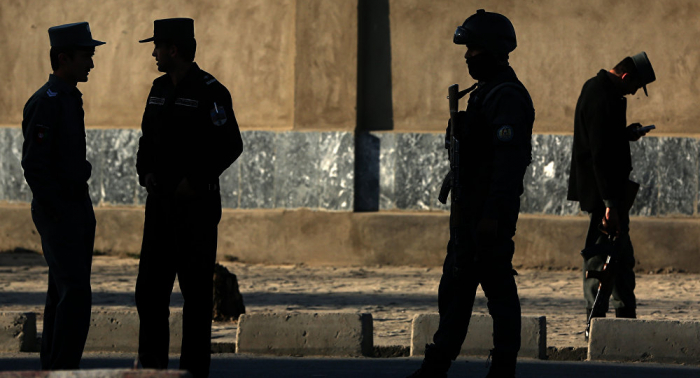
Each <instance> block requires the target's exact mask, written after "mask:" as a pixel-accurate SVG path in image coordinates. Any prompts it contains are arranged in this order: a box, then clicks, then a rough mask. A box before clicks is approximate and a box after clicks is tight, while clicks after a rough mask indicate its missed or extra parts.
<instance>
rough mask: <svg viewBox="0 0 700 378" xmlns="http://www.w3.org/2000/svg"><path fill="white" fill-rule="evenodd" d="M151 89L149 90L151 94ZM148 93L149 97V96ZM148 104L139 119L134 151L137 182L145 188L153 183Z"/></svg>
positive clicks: (153, 158) (153, 168) (151, 131)
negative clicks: (139, 127) (136, 147)
mask: <svg viewBox="0 0 700 378" xmlns="http://www.w3.org/2000/svg"><path fill="white" fill-rule="evenodd" d="M152 93H153V91H152V90H151V94H152ZM151 94H149V97H151ZM149 106H158V105H149V104H146V110H145V111H144V113H143V118H142V120H141V138H139V149H138V152H137V153H136V172H137V173H138V175H139V184H140V185H141V186H144V187H146V188H149V191H150V188H152V185H153V184H154V183H155V179H154V176H153V173H154V172H155V142H154V140H153V138H154V136H153V134H154V132H155V130H153V128H154V125H153V119H151V118H150V117H148V111H149Z"/></svg>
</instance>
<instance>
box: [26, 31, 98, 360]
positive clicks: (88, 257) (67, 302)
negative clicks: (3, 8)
mask: <svg viewBox="0 0 700 378" xmlns="http://www.w3.org/2000/svg"><path fill="white" fill-rule="evenodd" d="M49 39H50V41H51V51H50V57H51V68H52V69H53V74H52V75H49V81H48V82H47V83H46V84H44V86H43V87H41V88H40V89H39V90H38V91H36V93H34V94H33V95H32V97H31V98H29V101H27V104H26V105H25V106H24V114H23V116H24V118H23V120H22V132H23V133H24V144H23V145H22V168H24V177H25V178H26V180H27V183H28V184H29V187H30V188H31V190H32V195H33V199H32V219H33V220H34V224H35V225H36V228H37V231H39V235H41V246H42V249H43V251H44V258H45V259H46V263H47V264H48V266H49V289H48V292H47V295H46V307H45V309H44V331H43V334H42V339H41V368H42V369H44V370H56V369H77V368H78V367H79V364H80V358H81V356H82V354H83V348H84V347H85V340H86V339H87V334H88V328H89V326H90V306H91V303H92V297H91V289H90V270H91V267H92V251H93V246H94V241H95V214H94V212H93V209H92V202H91V201H90V196H89V194H88V185H87V180H88V179H89V178H90V173H91V170H92V166H91V165H90V163H89V162H88V161H87V160H86V158H85V155H86V145H85V120H84V118H85V113H84V112H83V99H82V96H83V95H82V93H80V91H79V90H78V88H77V84H78V82H86V81H88V74H89V72H90V70H91V69H92V68H94V65H93V62H92V56H93V55H94V53H95V46H99V45H103V44H104V42H100V41H96V40H94V39H92V34H91V32H90V26H89V25H88V23H87V22H80V23H75V24H67V25H61V26H54V27H52V28H50V29H49Z"/></svg>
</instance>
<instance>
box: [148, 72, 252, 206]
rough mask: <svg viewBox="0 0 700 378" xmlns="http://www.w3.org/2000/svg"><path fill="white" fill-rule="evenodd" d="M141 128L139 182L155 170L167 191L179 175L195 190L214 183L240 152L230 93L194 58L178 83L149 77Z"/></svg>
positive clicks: (178, 180) (240, 141) (172, 187)
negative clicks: (151, 79) (149, 89)
mask: <svg viewBox="0 0 700 378" xmlns="http://www.w3.org/2000/svg"><path fill="white" fill-rule="evenodd" d="M141 128H142V130H143V136H142V137H141V139H140V140H139V150H138V155H137V163H136V169H137V172H138V175H139V182H140V183H141V185H143V186H145V184H146V183H145V178H146V175H147V174H149V173H153V174H155V177H156V181H157V183H158V188H159V189H158V190H160V191H162V193H166V194H168V193H170V194H172V193H173V192H174V190H175V188H176V187H177V185H178V184H179V183H180V181H182V179H183V178H187V179H188V181H189V182H190V184H191V185H193V186H194V188H195V190H197V191H199V190H203V189H205V188H207V187H211V185H212V184H218V180H219V176H220V175H221V173H223V172H224V170H226V168H228V167H229V166H230V165H231V164H232V163H233V162H234V161H235V160H236V159H237V158H238V156H240V154H241V152H242V151H243V141H242V140H241V133H240V131H239V129H238V123H237V122H236V117H235V115H234V113H233V106H232V100H231V94H230V93H229V91H228V90H227V89H226V87H224V86H223V85H222V84H221V83H220V82H219V81H217V80H216V78H214V77H213V76H212V75H210V74H208V73H207V72H204V71H202V70H201V69H200V68H199V67H198V66H197V64H196V63H193V64H192V66H191V68H190V69H189V70H188V71H187V73H186V74H185V77H184V78H183V79H182V80H181V81H180V82H179V83H178V84H177V86H173V83H172V81H171V79H170V77H169V76H168V75H167V74H166V75H163V76H161V77H159V78H157V79H156V80H154V81H153V87H152V88H151V92H150V94H149V95H148V101H147V103H146V110H145V112H144V114H143V121H142V123H141Z"/></svg>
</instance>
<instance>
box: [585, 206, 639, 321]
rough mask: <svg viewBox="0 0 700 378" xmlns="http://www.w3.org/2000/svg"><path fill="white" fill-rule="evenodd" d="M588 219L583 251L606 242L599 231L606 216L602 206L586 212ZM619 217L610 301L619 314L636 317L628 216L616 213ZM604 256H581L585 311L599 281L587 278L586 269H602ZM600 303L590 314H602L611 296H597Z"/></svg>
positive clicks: (593, 248) (632, 253) (588, 308)
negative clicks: (598, 309) (617, 262)
mask: <svg viewBox="0 0 700 378" xmlns="http://www.w3.org/2000/svg"><path fill="white" fill-rule="evenodd" d="M589 215H590V218H591V221H590V224H589V226H588V235H587V236H586V247H585V248H586V250H595V249H596V247H595V246H596V245H599V244H602V243H607V242H608V240H607V237H606V235H605V234H603V233H602V232H600V230H599V229H598V225H600V223H601V220H602V219H603V217H604V216H605V208H604V207H601V208H598V209H595V210H594V211H592V212H591V213H589ZM618 215H619V217H620V229H621V232H620V238H619V240H618V242H617V243H616V245H617V248H618V249H617V252H618V253H619V264H618V266H617V271H616V273H615V280H614V285H613V290H612V299H613V300H612V304H613V307H614V308H615V312H616V313H617V315H618V316H620V317H635V311H636V308H637V301H636V298H635V295H634V287H635V277H634V265H635V260H634V248H633V247H632V242H631V241H630V237H629V223H630V218H629V214H628V213H620V214H618ZM606 258H607V256H606V255H604V254H597V255H595V256H593V257H590V258H585V257H584V259H583V296H584V298H585V299H586V309H587V310H588V312H590V310H591V309H592V308H593V302H594V301H595V297H596V294H597V293H598V284H599V280H598V279H595V278H586V271H589V270H598V271H601V270H603V266H604V265H605V260H606ZM600 300H602V301H603V305H602V306H601V307H600V308H602V309H603V310H602V311H601V312H600V313H596V314H593V316H594V317H604V316H605V313H606V312H607V309H608V306H609V300H610V298H600Z"/></svg>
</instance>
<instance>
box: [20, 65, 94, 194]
mask: <svg viewBox="0 0 700 378" xmlns="http://www.w3.org/2000/svg"><path fill="white" fill-rule="evenodd" d="M84 117H85V113H84V112H83V99H82V93H80V91H79V90H78V88H76V87H74V86H71V85H70V84H68V83H66V82H65V81H63V80H62V79H60V78H59V77H57V76H55V75H49V81H48V82H47V83H46V84H44V86H43V87H41V88H40V89H39V90H38V91H36V93H34V94H33V95H32V97H30V98H29V100H28V101H27V104H26V105H25V106H24V112H23V119H22V132H23V134H24V143H23V145H22V168H23V169H24V177H25V179H26V180H27V183H28V184H29V187H30V188H31V190H32V194H33V195H34V199H36V200H38V201H39V202H42V203H44V204H46V205H52V204H53V203H55V202H56V201H65V200H80V199H84V198H85V197H86V195H87V180H88V179H89V178H90V173H91V170H92V166H91V165H90V163H89V162H88V161H87V160H86V145H85V120H84Z"/></svg>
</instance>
